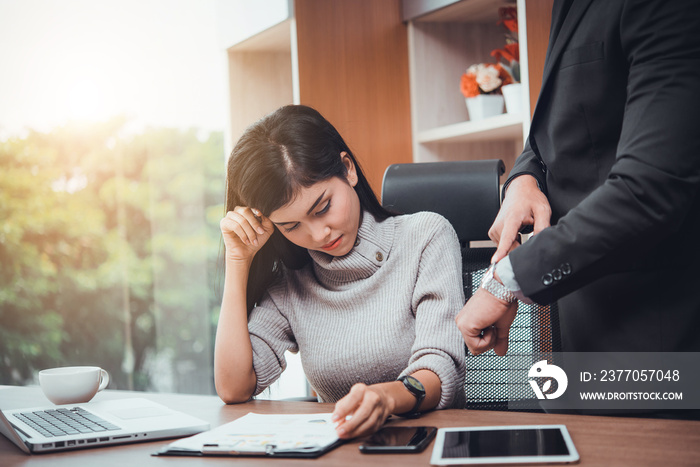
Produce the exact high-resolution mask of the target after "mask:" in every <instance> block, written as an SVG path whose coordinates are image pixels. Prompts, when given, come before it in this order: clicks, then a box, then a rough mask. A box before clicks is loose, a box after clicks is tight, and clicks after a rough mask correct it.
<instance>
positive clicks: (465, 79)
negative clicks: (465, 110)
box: [460, 73, 481, 97]
mask: <svg viewBox="0 0 700 467" xmlns="http://www.w3.org/2000/svg"><path fill="white" fill-rule="evenodd" d="M460 88H461V90H462V94H464V97H476V96H478V95H479V94H481V91H480V90H479V84H478V83H477V82H476V75H475V74H472V73H464V74H463V75H462V82H461V85H460Z"/></svg>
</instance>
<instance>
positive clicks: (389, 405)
mask: <svg viewBox="0 0 700 467" xmlns="http://www.w3.org/2000/svg"><path fill="white" fill-rule="evenodd" d="M392 409H393V401H392V400H391V399H390V398H389V396H388V394H387V393H386V392H385V391H383V390H381V389H380V388H379V387H378V385H374V386H367V385H366V384H363V383H357V384H355V385H354V386H353V387H352V388H351V389H350V392H349V393H348V394H347V395H346V396H345V397H343V398H342V399H340V400H339V401H338V402H337V403H336V404H335V410H334V411H333V420H334V421H338V422H339V423H338V426H337V428H336V431H337V433H338V436H339V437H340V438H343V439H350V438H357V437H358V436H365V435H369V434H371V433H374V432H375V431H377V430H378V429H379V428H380V427H381V426H382V425H383V424H384V421H386V419H387V418H388V417H389V415H391V412H392Z"/></svg>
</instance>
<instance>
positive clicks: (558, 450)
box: [430, 425, 579, 465]
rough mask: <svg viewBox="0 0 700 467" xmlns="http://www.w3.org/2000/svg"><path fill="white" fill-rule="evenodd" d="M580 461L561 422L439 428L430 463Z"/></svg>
mask: <svg viewBox="0 0 700 467" xmlns="http://www.w3.org/2000/svg"><path fill="white" fill-rule="evenodd" d="M578 460H579V455H578V452H577V451H576V448H575V447H574V443H573V441H571V436H569V431H568V430H567V429H566V426H564V425H516V426H475V427H466V428H440V429H439V430H438V434H437V437H436V439H435V445H434V446H433V454H432V457H431V458H430V463H431V464H432V465H455V464H472V465H474V464H532V463H537V464H540V463H558V462H561V463H567V462H576V461H578Z"/></svg>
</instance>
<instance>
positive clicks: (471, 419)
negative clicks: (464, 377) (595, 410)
mask: <svg viewBox="0 0 700 467" xmlns="http://www.w3.org/2000/svg"><path fill="white" fill-rule="evenodd" d="M134 395H137V396H139V397H146V398H149V399H153V400H155V401H157V402H159V403H161V404H164V405H167V406H169V407H172V408H173V409H177V410H181V411H183V412H186V413H190V414H192V415H194V416H197V417H199V418H202V419H204V420H207V421H208V422H209V423H210V424H211V426H212V427H216V426H219V425H222V424H224V423H227V422H230V421H232V420H235V419H236V418H238V417H241V416H243V415H245V414H246V413H248V412H257V413H315V412H331V411H332V410H333V404H318V403H315V402H288V401H253V402H248V403H246V404H239V405H225V404H223V403H222V402H221V400H220V399H219V398H218V397H216V396H193V395H183V394H153V393H131V392H128V391H104V392H102V393H100V394H98V395H97V396H96V398H95V400H97V399H98V398H100V399H115V398H123V397H130V396H134ZM0 401H2V407H3V408H6V409H14V408H22V407H32V406H37V405H50V403H49V402H48V400H47V399H46V398H45V397H44V395H43V394H42V393H41V390H40V389H39V388H38V387H16V386H0ZM390 423H392V424H396V425H415V424H416V423H420V424H424V425H435V426H438V427H456V426H484V425H528V424H564V425H566V426H567V427H568V429H569V432H570V433H571V437H572V438H573V441H574V444H575V445H576V448H577V449H578V451H579V454H580V455H581V462H580V465H615V466H627V465H629V466H644V465H668V466H680V465H698V463H700V421H684V420H651V419H638V418H622V417H597V416H583V415H555V414H533V413H513V412H488V411H467V410H441V411H435V412H431V413H428V414H425V415H423V416H422V417H421V418H420V419H418V420H404V419H397V420H395V421H392V422H390ZM169 442H170V441H167V440H165V441H153V442H147V443H137V444H130V445H123V446H111V447H103V448H92V449H82V450H76V451H68V452H62V453H56V454H37V455H33V456H29V455H26V454H24V453H23V452H22V451H20V450H19V449H18V448H17V447H16V446H15V445H14V444H12V443H11V442H10V441H9V440H7V439H6V438H5V437H4V436H2V435H0V461H1V462H0V464H2V466H8V467H9V466H13V467H14V466H27V467H30V466H31V467H34V466H51V467H62V466H66V467H75V466H93V465H94V466H99V467H108V466H128V467H141V466H161V467H163V466H167V467H170V466H174V467H181V466H187V467H190V466H216V465H223V464H226V463H231V462H232V459H230V458H199V457H186V458H185V457H183V458H180V457H178V458H175V457H152V456H151V454H152V453H153V452H155V451H157V450H158V449H160V448H161V447H162V446H164V445H166V444H168V443H169ZM360 443H361V440H353V441H349V442H347V443H345V444H343V445H341V446H340V447H338V448H336V449H334V450H332V451H331V452H328V453H326V454H324V455H323V456H322V457H321V458H319V459H316V460H313V459H311V460H304V459H283V460H282V459H258V458H237V459H236V460H235V465H237V466H248V465H261V464H263V463H269V465H277V466H282V465H284V466H285V467H286V466H303V465H315V466H316V467H318V466H321V465H323V466H324V467H325V466H353V467H356V466H357V464H360V463H361V464H362V465H363V466H371V465H382V466H390V465H400V466H401V467H408V466H414V465H415V466H418V465H421V466H427V465H430V454H431V452H432V444H431V445H430V446H428V448H427V449H426V450H425V451H423V452H422V453H420V454H373V455H370V454H361V453H360V452H359V451H358V446H359V444H360Z"/></svg>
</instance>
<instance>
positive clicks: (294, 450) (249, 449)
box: [154, 412, 341, 457]
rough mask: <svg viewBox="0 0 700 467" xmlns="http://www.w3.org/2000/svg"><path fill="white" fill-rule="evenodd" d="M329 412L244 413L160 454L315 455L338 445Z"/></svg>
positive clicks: (159, 453) (181, 440)
mask: <svg viewBox="0 0 700 467" xmlns="http://www.w3.org/2000/svg"><path fill="white" fill-rule="evenodd" d="M335 425H336V424H335V423H334V422H332V421H331V414H330V413H320V414H284V415H282V414H257V413H252V412H251V413H248V414H247V415H245V416H243V417H241V418H239V419H237V420H234V421H232V422H230V423H227V424H225V425H221V426H220V427H218V428H215V429H213V430H210V431H205V432H204V433H199V434H198V435H194V436H191V437H189V438H183V439H180V440H178V441H175V442H173V443H170V444H169V445H168V446H166V447H165V448H163V449H162V450H161V451H159V452H157V453H156V454H154V455H159V456H167V455H171V456H276V457H318V456H320V455H321V454H323V453H325V452H327V451H329V450H330V449H332V448H334V447H336V446H337V445H338V444H340V442H341V440H340V439H339V438H338V436H337V435H336V432H335Z"/></svg>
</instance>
